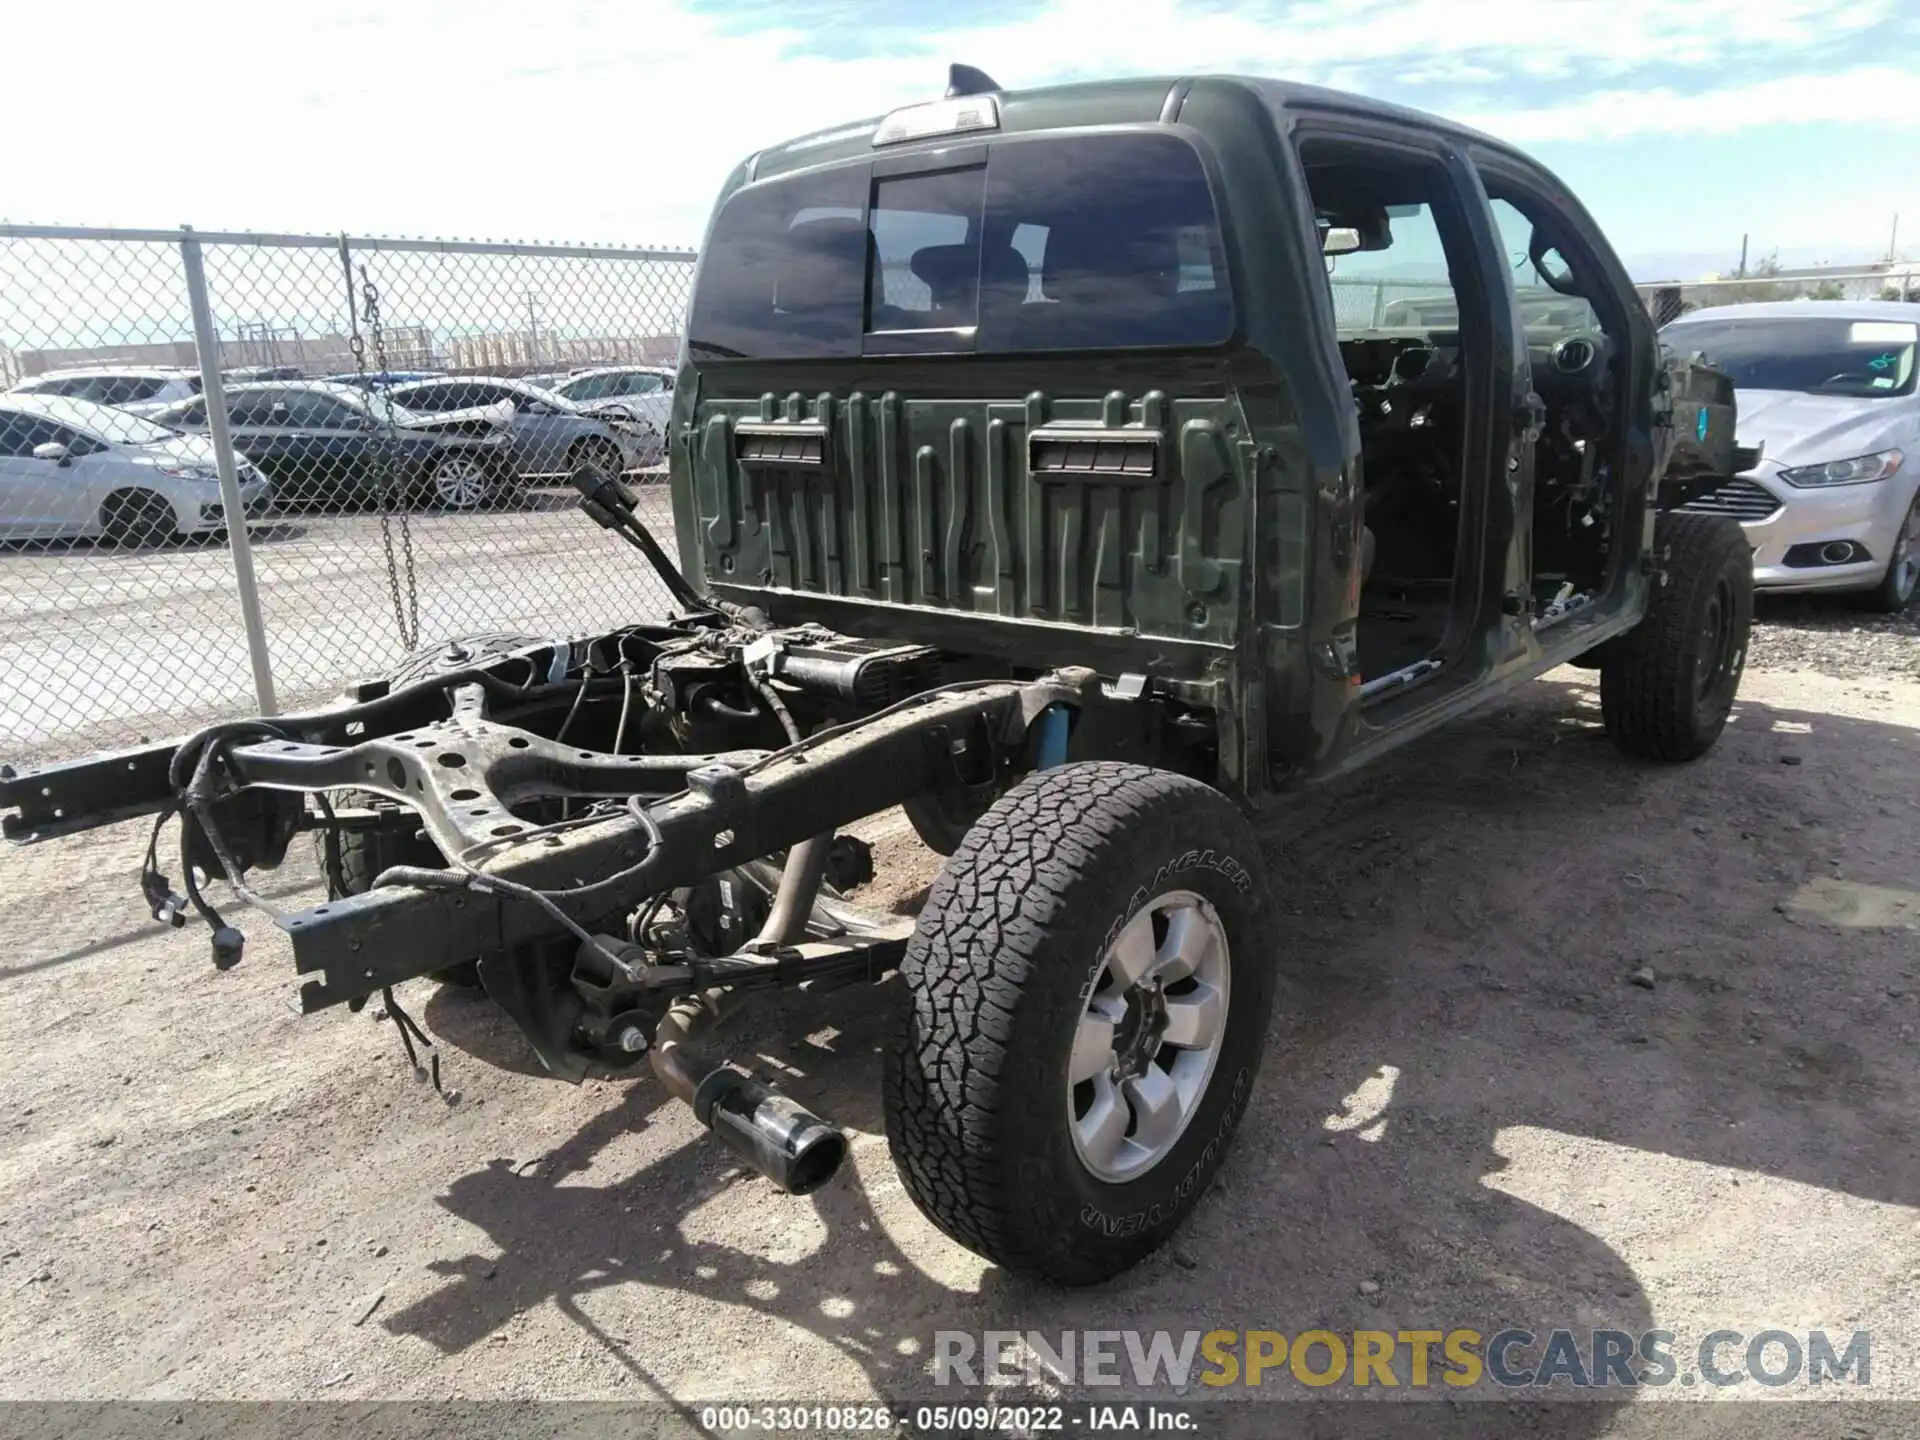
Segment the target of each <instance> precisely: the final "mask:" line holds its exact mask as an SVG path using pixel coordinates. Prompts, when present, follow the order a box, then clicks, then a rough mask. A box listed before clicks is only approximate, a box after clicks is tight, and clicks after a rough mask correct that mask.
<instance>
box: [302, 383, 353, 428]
mask: <svg viewBox="0 0 1920 1440" xmlns="http://www.w3.org/2000/svg"><path fill="white" fill-rule="evenodd" d="M284 398H285V400H286V403H287V419H286V423H287V424H289V425H292V426H295V427H297V428H299V429H303V430H351V429H354V428H356V427H357V426H358V425H359V423H360V416H359V414H358V412H356V411H353V410H349V409H348V408H347V407H346V406H345V405H342V404H341V403H340V402H339V401H337V400H335V399H333V397H332V396H329V395H319V394H315V393H314V392H313V391H311V390H296V391H294V392H293V393H292V394H290V395H287V396H285V397H284Z"/></svg>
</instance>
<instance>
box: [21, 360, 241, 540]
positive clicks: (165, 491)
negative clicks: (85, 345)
mask: <svg viewBox="0 0 1920 1440" xmlns="http://www.w3.org/2000/svg"><path fill="white" fill-rule="evenodd" d="M239 466H240V477H239V478H240V499H241V501H242V503H243V504H244V505H245V506H246V508H247V513H248V514H249V515H257V514H259V513H260V512H261V511H263V510H264V509H265V508H266V507H267V504H268V502H269V500H270V498H271V495H270V492H269V490H268V487H267V482H266V480H265V479H263V478H262V477H261V475H260V472H259V471H258V470H256V469H254V467H253V466H252V465H251V464H249V463H248V462H246V461H244V460H241V461H240V462H239ZM226 524H227V518H226V511H225V508H224V507H223V506H222V504H221V500H220V475H219V472H218V470H217V469H216V468H215V465H214V454H213V445H212V443H211V442H210V441H208V440H207V439H206V437H204V436H200V435H182V434H181V433H180V432H179V431H177V430H169V429H168V428H167V427H166V426H164V425H156V424H154V423H153V422H152V421H150V420H143V419H141V418H140V417H139V416H138V415H130V414H128V413H127V412H126V411H124V410H116V409H114V408H113V407H111V406H107V405H96V404H94V403H93V402H92V401H90V400H70V399H67V398H65V397H63V396H57V395H21V394H14V393H9V394H5V395H0V540H68V539H101V540H105V541H107V542H109V543H110V544H114V545H156V544H159V543H161V542H162V541H166V540H171V539H173V538H174V537H175V536H177V535H195V534H208V533H211V532H214V531H218V530H224V529H225V528H226Z"/></svg>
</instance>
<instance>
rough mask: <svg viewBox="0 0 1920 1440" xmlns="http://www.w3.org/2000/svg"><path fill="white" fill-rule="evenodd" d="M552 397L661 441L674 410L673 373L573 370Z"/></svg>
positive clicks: (651, 368) (652, 368)
mask: <svg viewBox="0 0 1920 1440" xmlns="http://www.w3.org/2000/svg"><path fill="white" fill-rule="evenodd" d="M550 388H551V389H552V390H553V393H554V394H556V395H558V396H560V397H561V398H563V399H566V400H571V401H572V402H573V403H574V404H576V405H578V406H580V407H581V408H582V409H585V410H590V411H592V412H593V413H595V414H596V415H619V416H623V417H624V418H626V419H628V420H632V421H634V422H635V423H636V424H639V425H643V426H645V427H646V428H647V429H649V430H650V431H652V432H653V434H655V435H656V436H659V437H661V439H662V441H663V442H664V439H665V436H666V433H667V412H668V411H670V410H671V409H672V408H673V371H672V370H670V369H666V368H664V367H662V366H659V365H608V366H602V367H599V368H596V369H592V370H576V371H574V372H573V373H572V374H571V375H569V376H567V378H566V379H564V380H560V381H556V382H555V383H554V384H553V385H552V386H551V387H550Z"/></svg>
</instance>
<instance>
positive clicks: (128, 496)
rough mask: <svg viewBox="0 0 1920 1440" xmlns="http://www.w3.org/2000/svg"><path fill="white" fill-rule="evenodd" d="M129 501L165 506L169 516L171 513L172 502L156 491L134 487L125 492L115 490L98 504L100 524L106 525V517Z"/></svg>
mask: <svg viewBox="0 0 1920 1440" xmlns="http://www.w3.org/2000/svg"><path fill="white" fill-rule="evenodd" d="M129 501H132V502H134V503H140V504H144V503H146V502H147V501H155V502H158V503H159V504H161V505H164V506H166V508H167V512H168V513H169V514H172V513H173V502H172V501H171V500H169V499H167V497H166V496H164V495H162V494H161V493H160V492H159V491H158V490H148V489H146V488H145V487H143V486H139V485H135V486H131V487H129V488H127V489H125V490H115V491H113V492H112V493H111V494H110V495H108V496H107V498H106V499H104V500H102V501H101V502H100V523H101V524H103V525H104V524H106V523H107V517H108V516H109V515H110V514H112V513H113V511H115V510H117V509H119V508H120V507H121V506H123V505H125V504H127V503H128V502H129ZM176 518H177V517H176Z"/></svg>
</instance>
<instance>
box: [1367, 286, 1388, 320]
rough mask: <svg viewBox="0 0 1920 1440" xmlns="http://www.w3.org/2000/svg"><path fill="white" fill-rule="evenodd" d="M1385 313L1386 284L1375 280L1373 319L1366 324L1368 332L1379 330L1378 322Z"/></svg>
mask: <svg viewBox="0 0 1920 1440" xmlns="http://www.w3.org/2000/svg"><path fill="white" fill-rule="evenodd" d="M1386 313H1387V282H1386V281H1384V280H1376V281H1374V282H1373V319H1372V321H1371V322H1369V323H1368V325H1367V328H1368V329H1369V330H1378V329H1379V328H1380V321H1381V319H1382V318H1383V317H1384V316H1385V315H1386Z"/></svg>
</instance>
